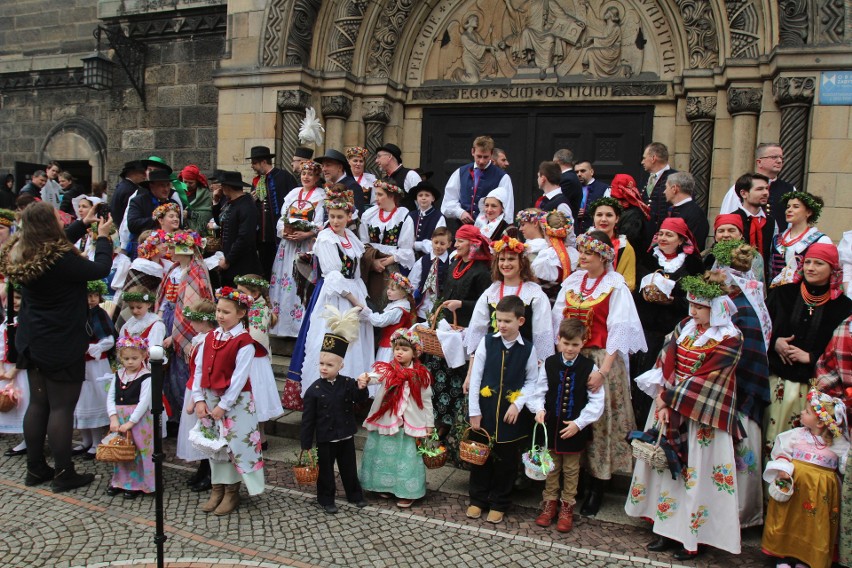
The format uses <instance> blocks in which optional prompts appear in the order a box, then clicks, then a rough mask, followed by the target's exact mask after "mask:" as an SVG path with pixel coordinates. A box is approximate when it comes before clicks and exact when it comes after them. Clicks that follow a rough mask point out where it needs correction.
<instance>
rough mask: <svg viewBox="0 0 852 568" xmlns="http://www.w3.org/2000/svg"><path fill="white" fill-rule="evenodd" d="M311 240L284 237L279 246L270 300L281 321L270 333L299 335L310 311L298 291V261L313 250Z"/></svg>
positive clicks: (270, 287) (270, 284) (271, 282)
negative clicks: (295, 240) (303, 254)
mask: <svg viewBox="0 0 852 568" xmlns="http://www.w3.org/2000/svg"><path fill="white" fill-rule="evenodd" d="M311 240H312V239H306V240H304V241H299V242H294V241H288V240H287V239H281V243H280V244H279V245H278V253H277V254H276V255H275V262H273V263H272V276H271V277H270V279H269V300H270V302H271V304H272V310H273V311H274V313H276V314H277V315H278V322H277V323H276V324H275V325H274V326H273V327H272V328H271V329H270V330H269V333H270V335H279V336H282V337H296V336H298V335H299V328H300V327H301V326H302V319H303V318H304V317H305V314H306V313H307V312H306V309H305V306H304V305H303V304H302V298H301V297H299V293H298V285H297V282H296V276H295V272H296V270H297V268H296V266H295V263H296V259H298V257H299V255H300V254H302V253H305V252H309V251H310V250H311Z"/></svg>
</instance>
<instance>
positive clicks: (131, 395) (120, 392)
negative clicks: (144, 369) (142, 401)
mask: <svg viewBox="0 0 852 568" xmlns="http://www.w3.org/2000/svg"><path fill="white" fill-rule="evenodd" d="M150 376H151V373H146V374H144V375H142V376H140V377H137V378H136V379H134V380H132V381H130V382H129V383H127V384H126V385H125V386H124V387H123V388H122V386H121V385H122V382H121V379H119V378H118V373H116V374H115V376H114V377H113V379H112V381H113V387H112V388H113V391H114V392H115V405H116V406H135V405H137V404H139V396H140V395H141V394H142V382H143V381H144V380H145V379H147V378H149V377H150Z"/></svg>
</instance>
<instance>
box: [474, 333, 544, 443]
mask: <svg viewBox="0 0 852 568" xmlns="http://www.w3.org/2000/svg"><path fill="white" fill-rule="evenodd" d="M532 349H533V345H532V341H526V340H525V341H524V344H523V345H521V344H520V343H518V342H516V343H515V344H514V345H512V347H511V348H510V349H506V346H505V345H503V339H502V338H500V337H499V336H498V337H494V336H493V335H491V334H488V335H486V336H485V367H484V371H483V373H482V384H481V385H480V389H482V388H485V387H488V388H489V389H490V390H491V396H482V391H481V390H480V395H479V408H480V410H481V411H482V427H483V428H485V430H487V431H488V433H489V434H490V435H491V437H492V439H493V440H494V441H495V442H496V443H498V444H500V443H504V442H515V441H518V440H523V439H524V438H526V437H527V436H529V434H530V428H531V427H532V414H530V413H529V412H528V411H527V410H526V408H524V409H523V410H521V413H520V415H519V416H518V420H517V421H516V422H515V423H514V424H506V423H505V422H504V421H503V416H505V415H506V411H508V410H509V405H510V404H511V403H510V402H509V401H508V400H507V399H506V398H507V397H508V396H509V393H510V392H513V391H520V390H521V388H523V386H524V382H525V381H526V379H527V374H526V366H527V360H528V359H529V357H530V354H531V353H532Z"/></svg>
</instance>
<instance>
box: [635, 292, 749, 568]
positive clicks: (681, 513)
mask: <svg viewBox="0 0 852 568" xmlns="http://www.w3.org/2000/svg"><path fill="white" fill-rule="evenodd" d="M719 276H720V275H715V276H712V277H710V276H709V275H708V277H701V276H687V277H684V278H683V279H682V280H681V287H682V288H683V289H684V290H686V292H687V295H688V296H687V297H688V298H689V304H690V305H689V314H690V315H689V317H688V318H686V319H684V320H683V321H682V322H680V323H679V324H678V325H677V327H675V329H674V332H673V333H672V336H671V340H670V341H669V343H668V345H667V346H666V347H665V349H664V350H663V351H662V352H661V353H660V357H659V359H658V360H657V365H656V367H655V368H654V369H652V370H650V371H648V372H647V373H645V374H643V375H642V376H640V377H638V378H637V381H638V382H639V383H640V385H641V387H642V390H643V391H644V392H645V393H646V394H648V395H650V396H653V397H654V404H655V408H654V409H653V410H652V411H651V412H650V413H649V414H648V419H647V422H646V427H647V428H649V429H652V430H651V431H650V432H651V433H652V434H653V436H654V438H655V439H656V431H657V429H659V428H663V429H664V436H665V438H664V439H663V442H662V444H664V447H665V449H666V455H667V457H668V458H669V468H668V469H664V470H660V469H656V468H654V467H652V466H651V465H650V464H648V462H646V461H644V460H639V461H637V462H636V468H635V469H634V471H633V479H632V481H631V485H630V492H629V493H628V498H627V502H626V503H625V505H624V510H625V511H626V512H627V514H628V515H630V516H631V517H643V518H648V519H652V520H653V521H654V528H653V531H654V534H656V535H658V538H657V539H656V540H655V541H653V542H651V543H650V544H649V545H648V550H651V551H654V552H662V551H664V550H669V549H672V548H675V549H677V550H676V552H675V553H674V558H675V559H676V560H689V559H691V558H694V557H695V556H697V555H698V553H699V552H701V549H700V548H699V545H710V546H713V547H716V548H720V549H722V550H726V551H728V552H731V553H733V554H739V552H740V523H739V515H738V504H737V484H736V481H735V480H736V471H735V455H734V442H735V438H738V437H739V436H740V431H739V429H738V428H739V425H738V423H737V416H736V384H735V383H736V379H735V376H734V373H735V369H736V366H737V361H738V360H739V358H740V353H741V351H742V334H741V333H740V331H739V330H738V329H737V327H736V326H735V325H734V324H733V322H732V321H731V316H732V314H734V313H735V311H736V306H734V303H733V302H732V301H731V299H730V298H729V297H728V296H727V295H726V294H725V292H726V289H725V288H724V285H723V282H724V279H723V278H720V277H719Z"/></svg>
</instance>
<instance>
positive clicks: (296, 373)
mask: <svg viewBox="0 0 852 568" xmlns="http://www.w3.org/2000/svg"><path fill="white" fill-rule="evenodd" d="M337 187H342V186H337ZM328 197H329V199H327V200H326V202H325V209H326V211H327V212H328V226H327V227H326V228H325V229H323V230H322V231H320V232H319V234H318V235H317V242H316V243H315V244H314V256H315V257H316V259H317V263H318V264H319V268H320V271H321V280H319V281H318V282H317V287H316V290H315V291H314V295H313V298H312V299H311V304H310V306H309V307H310V309H311V310H312V311H311V313H310V317H309V318H307V319H306V320H305V322H304V323H302V329H301V330H299V338H298V340H297V341H296V347H295V348H294V351H293V353H294V360H293V362H291V363H290V369H289V371H288V372H287V376H288V378H290V379H292V380H294V381H300V382H301V383H302V384H301V387H302V388H301V392H302V394H304V393H305V391H307V389H308V387H310V386H311V385H312V384H313V383H314V381H316V380H317V379H318V378H319V356H320V351H321V349H322V341H323V336H324V335H325V333H326V331H327V328H328V325H327V323H326V321H325V318H324V317H322V313H323V312H324V311H325V307H326V306H332V307H334V308H335V309H337V310H338V311H339V312H341V313H343V312H346V310H348V309H349V308H351V307H353V306H357V305H363V304H364V303H365V302H366V301H367V288H366V286H365V285H364V282H363V280H361V268H360V266H361V258H362V257H363V256H364V245H363V244H362V243H361V241H359V240H358V237H357V236H356V235H355V233H353V232H352V231H350V230H349V229H347V228H346V226H347V225H348V224H349V222H350V221H351V220H352V212H353V211H354V205H353V202H352V192H351V191H349V190H343V191H342V192H340V193H332V194H329V195H328ZM409 252H410V251H409ZM300 345H303V346H304V347H303V348H301V347H300ZM300 353H304V357H301V361H299V359H297V357H298V356H299V354H300ZM374 353H375V350H374V348H373V327H372V326H371V325H370V322H369V321H367V320H366V318H362V320H361V330H360V332H359V334H358V339H357V340H356V341H355V342H354V343H353V344H352V345H351V346H350V349H348V350H347V351H346V357H345V358H344V359H343V361H344V368H345V369H346V372H347V374H351V375H357V374H361V373H363V372H364V371H366V370H367V369H369V368H370V365H371V364H372V363H373V361H374V359H373V357H374Z"/></svg>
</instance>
